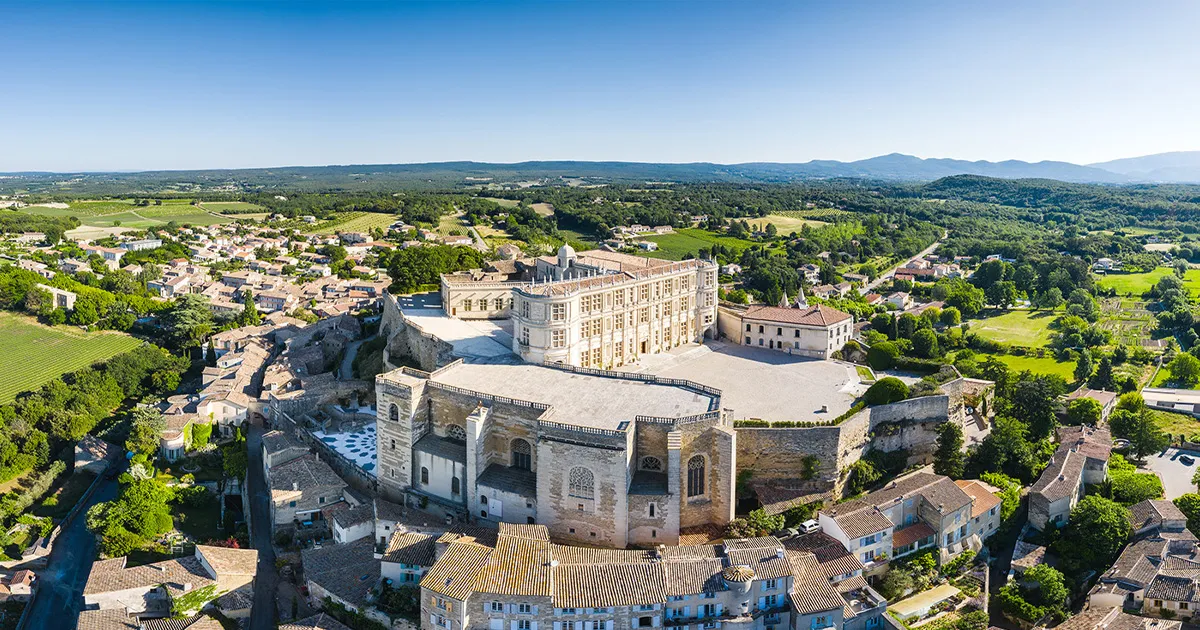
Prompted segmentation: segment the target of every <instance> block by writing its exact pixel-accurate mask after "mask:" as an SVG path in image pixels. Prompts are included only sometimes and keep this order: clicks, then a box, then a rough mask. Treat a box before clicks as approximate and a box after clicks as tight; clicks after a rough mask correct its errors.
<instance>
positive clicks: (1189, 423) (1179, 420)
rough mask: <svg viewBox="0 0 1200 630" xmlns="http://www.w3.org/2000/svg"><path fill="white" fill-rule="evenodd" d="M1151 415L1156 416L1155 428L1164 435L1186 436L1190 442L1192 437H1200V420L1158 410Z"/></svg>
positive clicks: (1186, 415)
mask: <svg viewBox="0 0 1200 630" xmlns="http://www.w3.org/2000/svg"><path fill="white" fill-rule="evenodd" d="M1150 413H1152V414H1154V424H1155V426H1157V427H1158V428H1159V429H1160V430H1161V431H1162V432H1163V433H1168V434H1171V435H1186V436H1187V437H1188V439H1189V440H1190V439H1192V436H1195V435H1200V420H1197V419H1196V418H1195V417H1193V416H1191V415H1189V414H1184V413H1171V412H1170V411H1159V410H1157V409H1152V410H1151V411H1150Z"/></svg>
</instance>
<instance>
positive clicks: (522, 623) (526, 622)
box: [517, 619, 530, 630]
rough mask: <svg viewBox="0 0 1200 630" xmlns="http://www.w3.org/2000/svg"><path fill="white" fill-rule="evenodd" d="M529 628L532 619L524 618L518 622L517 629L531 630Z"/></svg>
mask: <svg viewBox="0 0 1200 630" xmlns="http://www.w3.org/2000/svg"><path fill="white" fill-rule="evenodd" d="M529 629H530V621H529V620H528V619H522V620H520V621H518V622H517V630H529Z"/></svg>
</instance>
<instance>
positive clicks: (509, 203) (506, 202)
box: [480, 197, 521, 208]
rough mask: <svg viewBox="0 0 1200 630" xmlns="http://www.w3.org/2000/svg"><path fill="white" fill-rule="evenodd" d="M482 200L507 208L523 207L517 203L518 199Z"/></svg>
mask: <svg viewBox="0 0 1200 630" xmlns="http://www.w3.org/2000/svg"><path fill="white" fill-rule="evenodd" d="M480 199H487V200H488V201H490V202H492V203H494V204H497V205H500V206H504V207H505V208H516V207H517V206H519V205H521V202H520V201H517V200H516V199H501V198H499V197H480Z"/></svg>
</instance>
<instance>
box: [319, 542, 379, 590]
mask: <svg viewBox="0 0 1200 630" xmlns="http://www.w3.org/2000/svg"><path fill="white" fill-rule="evenodd" d="M301 560H302V561H303V563H304V577H305V579H307V580H308V581H309V582H312V583H314V584H317V585H319V586H320V587H321V588H323V589H325V590H326V591H329V592H330V593H333V594H334V595H337V596H338V597H340V598H342V599H343V600H345V601H347V602H350V603H352V604H355V605H362V604H365V603H366V601H367V595H368V594H369V593H370V592H371V589H372V588H374V587H375V584H376V583H377V582H378V581H379V561H378V560H376V559H375V543H374V541H373V540H372V539H371V538H370V537H367V538H360V539H358V540H356V541H354V542H351V543H346V544H344V545H332V546H329V547H322V548H320V549H305V550H304V551H303V552H301Z"/></svg>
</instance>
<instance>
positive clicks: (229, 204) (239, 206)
mask: <svg viewBox="0 0 1200 630" xmlns="http://www.w3.org/2000/svg"><path fill="white" fill-rule="evenodd" d="M200 207H202V208H204V209H205V210H208V211H210V212H216V213H217V214H220V213H222V212H230V211H233V212H237V213H239V214H240V213H245V212H260V211H263V210H264V208H263V207H262V206H260V205H258V204H253V203H249V202H246V201H206V202H204V203H202V204H200Z"/></svg>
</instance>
